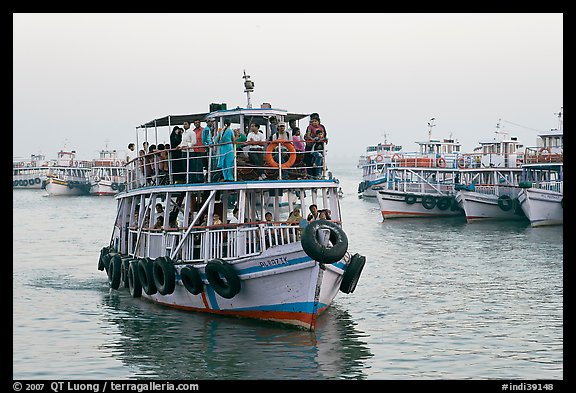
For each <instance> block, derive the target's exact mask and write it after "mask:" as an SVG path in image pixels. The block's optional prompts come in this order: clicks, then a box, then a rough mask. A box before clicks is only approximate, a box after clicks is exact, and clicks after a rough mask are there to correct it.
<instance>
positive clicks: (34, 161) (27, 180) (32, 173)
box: [12, 154, 54, 189]
mask: <svg viewBox="0 0 576 393" xmlns="http://www.w3.org/2000/svg"><path fill="white" fill-rule="evenodd" d="M51 165H54V162H52V161H50V160H47V159H46V157H45V156H44V155H42V154H32V155H31V156H30V159H29V160H21V159H13V160H12V188H15V189H42V188H45V187H46V180H47V176H48V173H49V171H50V166H51Z"/></svg>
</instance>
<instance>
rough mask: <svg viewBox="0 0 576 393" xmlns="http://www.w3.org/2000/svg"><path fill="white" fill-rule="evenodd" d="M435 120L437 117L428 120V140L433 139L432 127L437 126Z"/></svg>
mask: <svg viewBox="0 0 576 393" xmlns="http://www.w3.org/2000/svg"><path fill="white" fill-rule="evenodd" d="M434 120H436V118H435V117H433V118H431V119H430V121H429V122H428V141H431V140H432V127H434V126H436V124H434Z"/></svg>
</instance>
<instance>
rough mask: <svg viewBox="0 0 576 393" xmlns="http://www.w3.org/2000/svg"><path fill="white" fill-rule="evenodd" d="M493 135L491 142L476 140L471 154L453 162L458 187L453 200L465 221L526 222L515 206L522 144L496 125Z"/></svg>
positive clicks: (522, 159) (522, 156)
mask: <svg viewBox="0 0 576 393" xmlns="http://www.w3.org/2000/svg"><path fill="white" fill-rule="evenodd" d="M495 134H496V136H495V137H494V139H492V140H481V141H479V143H480V147H478V148H477V149H474V150H475V151H474V153H465V154H462V155H461V156H460V157H459V158H458V161H457V163H458V168H459V171H460V184H457V185H456V194H455V198H456V202H458V206H460V207H461V208H462V209H463V210H464V215H465V216H466V221H467V222H474V221H480V220H488V219H499V220H525V219H526V216H525V215H524V213H523V212H522V209H521V208H520V205H519V203H518V193H519V192H520V187H519V186H518V185H519V182H520V180H521V175H522V167H521V165H522V163H523V161H524V150H523V145H522V143H520V142H519V141H518V138H516V137H514V136H513V137H509V136H508V133H507V132H504V131H501V130H500V122H498V124H497V125H496V131H495Z"/></svg>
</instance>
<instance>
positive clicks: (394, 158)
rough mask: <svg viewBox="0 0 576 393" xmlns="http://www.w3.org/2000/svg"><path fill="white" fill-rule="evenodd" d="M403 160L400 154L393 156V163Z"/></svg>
mask: <svg viewBox="0 0 576 393" xmlns="http://www.w3.org/2000/svg"><path fill="white" fill-rule="evenodd" d="M400 159H402V156H401V155H400V154H398V153H394V155H393V156H392V161H396V160H400Z"/></svg>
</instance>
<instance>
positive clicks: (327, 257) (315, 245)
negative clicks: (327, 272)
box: [302, 220, 348, 263]
mask: <svg viewBox="0 0 576 393" xmlns="http://www.w3.org/2000/svg"><path fill="white" fill-rule="evenodd" d="M320 229H329V230H330V243H332V247H326V246H323V245H322V244H320V242H319V241H318V237H317V233H318V230H320ZM302 249H303V250H304V252H305V253H306V254H307V255H308V256H309V257H310V258H312V259H314V260H315V261H318V262H320V263H334V262H338V261H340V260H341V259H342V258H343V257H344V255H346V252H347V251H348V237H347V236H346V233H345V232H344V230H343V229H342V227H340V226H339V225H338V224H336V223H334V222H332V221H326V220H316V221H312V222H311V223H309V224H308V225H307V226H306V229H304V232H303V233H302Z"/></svg>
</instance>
